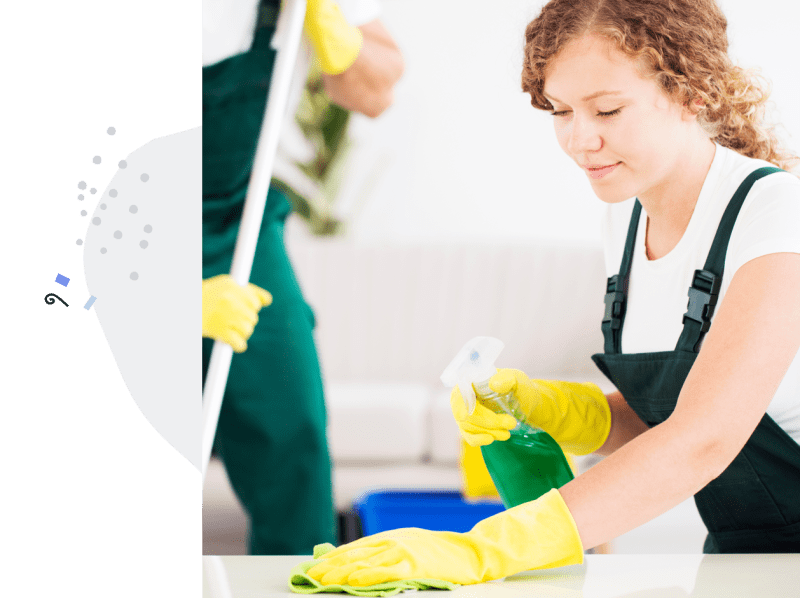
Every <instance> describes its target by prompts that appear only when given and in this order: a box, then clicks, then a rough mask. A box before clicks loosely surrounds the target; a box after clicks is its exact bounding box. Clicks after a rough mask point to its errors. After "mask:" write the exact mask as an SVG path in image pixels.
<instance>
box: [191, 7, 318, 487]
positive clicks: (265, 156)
mask: <svg viewBox="0 0 800 598" xmlns="http://www.w3.org/2000/svg"><path fill="white" fill-rule="evenodd" d="M305 14H306V0H287V1H286V3H285V5H284V7H283V9H282V10H281V14H280V16H279V17H278V18H279V20H280V19H286V21H287V22H286V28H285V30H286V35H285V37H284V38H283V40H282V43H281V47H280V48H279V49H278V52H277V56H276V58H275V69H274V71H273V72H272V77H271V79H270V85H269V95H268V96H267V107H266V110H265V112H264V121H263V123H262V125H261V132H260V133H259V136H258V145H257V146H256V155H255V158H254V160H253V171H252V173H251V174H250V184H249V186H248V189H247V196H246V198H245V201H244V211H243V212H242V221H241V224H240V226H239V235H238V237H237V238H236V248H235V249H234V251H233V263H232V265H231V277H232V278H233V279H234V280H235V281H236V282H237V283H239V284H240V285H243V286H244V285H246V284H247V283H248V282H249V280H250V271H251V270H252V268H253V258H254V256H255V253H256V244H257V243H258V234H259V231H260V230H261V220H262V219H263V217H264V207H265V206H266V203H267V193H268V192H269V184H270V181H271V180H272V169H273V166H274V162H275V152H276V150H277V148H278V139H279V137H280V129H281V124H282V122H283V119H284V116H285V114H286V104H287V101H288V98H289V90H290V86H291V83H292V74H293V72H294V66H295V64H296V62H297V52H298V49H299V47H300V38H301V35H302V32H303V21H304V19H305ZM280 29H281V24H280V23H279V25H278V30H280ZM267 290H269V289H267ZM267 309H269V308H267ZM232 357H233V349H232V348H231V347H230V345H226V344H225V343H222V342H220V341H215V342H214V348H213V349H212V351H211V361H210V363H209V365H208V373H207V375H206V384H205V388H204V389H203V455H202V457H203V480H205V477H206V470H207V469H208V462H209V460H210V459H211V447H212V445H213V444H214V435H215V434H216V432H217V422H218V421H219V412H220V409H221V408H222V397H223V395H224V394H225V385H226V384H227V382H228V372H229V371H230V367H231V358H232Z"/></svg>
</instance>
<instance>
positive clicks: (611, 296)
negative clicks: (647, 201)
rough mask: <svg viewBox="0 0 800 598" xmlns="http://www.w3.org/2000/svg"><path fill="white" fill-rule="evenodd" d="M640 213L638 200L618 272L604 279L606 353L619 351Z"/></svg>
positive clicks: (640, 207) (634, 207) (604, 336)
mask: <svg viewBox="0 0 800 598" xmlns="http://www.w3.org/2000/svg"><path fill="white" fill-rule="evenodd" d="M641 213H642V204H641V203H639V200H638V199H637V200H636V203H634V204H633V213H632V214H631V222H630V225H629V226H628V236H627V238H626V239H625V250H624V251H623V252H622V264H620V267H619V274H615V275H614V276H611V277H610V278H609V279H608V280H607V281H606V296H605V298H604V301H605V304H606V311H605V314H604V315H603V323H602V324H601V328H602V330H603V339H604V345H603V350H604V351H605V352H606V353H621V352H622V350H621V339H622V323H623V322H624V321H625V302H626V298H627V296H628V278H629V277H630V273H631V263H632V262H633V248H634V246H635V245H636V230H637V229H638V227H639V216H640V214H641Z"/></svg>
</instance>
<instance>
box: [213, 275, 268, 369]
mask: <svg viewBox="0 0 800 598" xmlns="http://www.w3.org/2000/svg"><path fill="white" fill-rule="evenodd" d="M270 303H272V295H270V294H269V293H268V292H267V291H265V290H264V289H262V288H261V287H257V286H256V285H254V284H248V285H247V286H246V287H242V286H240V285H239V284H237V283H236V281H235V280H233V278H231V277H230V276H229V275H228V274H220V275H219V276H214V277H212V278H207V279H205V280H204V281H203V336H205V337H207V338H213V339H214V340H217V341H222V342H223V343H226V344H228V345H230V346H231V347H233V350H234V351H236V352H237V353H242V352H243V351H245V350H247V339H249V338H250V335H251V334H253V329H254V328H255V325H256V323H257V322H258V312H259V310H260V309H261V308H262V307H266V306H267V305H269V304H270Z"/></svg>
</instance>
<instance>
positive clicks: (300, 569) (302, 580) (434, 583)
mask: <svg viewBox="0 0 800 598" xmlns="http://www.w3.org/2000/svg"><path fill="white" fill-rule="evenodd" d="M332 550H335V546H334V545H333V544H318V545H317V546H314V558H313V560H311V561H306V562H304V563H300V564H299V565H297V566H295V568H294V569H292V571H291V573H290V574H289V589H290V590H292V592H296V593H298V594H318V593H320V592H326V593H327V592H341V593H343V594H350V595H352V596H394V595H395V594H399V593H400V592H407V591H415V590H452V589H454V588H457V587H458V586H459V584H457V583H452V582H449V581H444V580H442V579H402V580H398V581H388V582H383V583H377V584H372V585H370V586H365V587H355V586H349V585H347V584H333V585H322V584H321V583H320V582H319V581H317V580H316V579H314V578H313V577H310V576H309V575H308V570H309V569H311V568H313V567H314V566H316V565H319V564H320V563H324V562H325V561H323V560H320V559H322V557H323V556H324V555H326V554H328V553H329V552H330V551H332Z"/></svg>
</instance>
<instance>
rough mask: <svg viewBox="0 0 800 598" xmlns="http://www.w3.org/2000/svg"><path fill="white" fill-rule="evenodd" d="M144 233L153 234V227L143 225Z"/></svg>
mask: <svg viewBox="0 0 800 598" xmlns="http://www.w3.org/2000/svg"><path fill="white" fill-rule="evenodd" d="M144 232H146V233H151V232H153V227H152V226H150V225H149V224H145V225H144Z"/></svg>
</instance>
